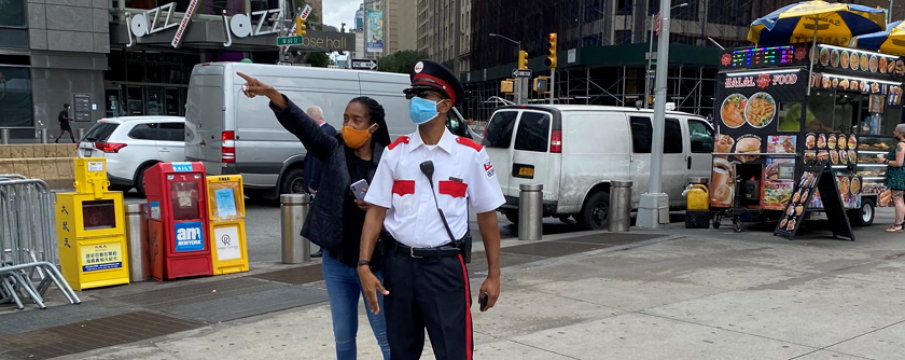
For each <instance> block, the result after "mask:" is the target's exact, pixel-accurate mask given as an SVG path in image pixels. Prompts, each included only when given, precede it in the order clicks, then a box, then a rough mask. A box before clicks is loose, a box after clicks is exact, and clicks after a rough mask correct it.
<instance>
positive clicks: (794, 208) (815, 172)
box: [773, 161, 855, 241]
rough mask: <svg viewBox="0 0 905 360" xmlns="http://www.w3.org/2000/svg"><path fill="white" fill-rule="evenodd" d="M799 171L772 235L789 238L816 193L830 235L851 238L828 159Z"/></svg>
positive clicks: (850, 229)
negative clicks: (831, 232) (822, 208)
mask: <svg viewBox="0 0 905 360" xmlns="http://www.w3.org/2000/svg"><path fill="white" fill-rule="evenodd" d="M802 170H803V172H802V174H801V178H799V179H798V181H797V182H796V183H795V189H794V190H793V193H792V198H791V199H790V201H789V202H788V204H787V205H786V208H785V210H784V211H783V213H782V218H781V220H780V221H779V223H778V224H776V229H775V230H773V234H774V235H782V236H786V237H788V238H789V240H792V239H793V238H794V237H795V234H796V233H797V232H798V229H799V228H800V227H801V223H802V222H803V221H804V217H805V215H806V214H807V212H808V208H809V207H810V204H811V199H812V198H813V197H814V196H815V195H816V194H818V193H819V194H820V198H821V199H822V201H823V206H824V212H826V216H827V219H829V226H830V229H831V230H832V231H833V236H844V237H847V238H849V239H851V241H855V235H854V233H853V232H852V227H851V224H849V222H848V216H847V215H846V212H845V208H844V207H843V206H842V197H841V196H840V195H839V189H838V188H837V187H836V181H834V180H835V179H836V176H835V174H834V172H833V168H832V167H831V166H830V164H829V163H828V162H826V161H823V162H820V163H819V164H818V165H816V166H810V165H806V166H803V167H802Z"/></svg>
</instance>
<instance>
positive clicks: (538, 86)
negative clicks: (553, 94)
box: [532, 76, 550, 94]
mask: <svg viewBox="0 0 905 360" xmlns="http://www.w3.org/2000/svg"><path fill="white" fill-rule="evenodd" d="M549 83H550V77H549V76H538V77H536V78H534V86H532V90H534V92H536V93H538V94H549V93H550V90H549V89H547V88H548V87H549Z"/></svg>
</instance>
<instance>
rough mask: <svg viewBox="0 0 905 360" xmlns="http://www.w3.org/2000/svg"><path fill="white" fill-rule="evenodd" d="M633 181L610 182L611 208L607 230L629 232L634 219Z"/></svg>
mask: <svg viewBox="0 0 905 360" xmlns="http://www.w3.org/2000/svg"><path fill="white" fill-rule="evenodd" d="M631 212H632V182H631V181H621V180H614V181H612V182H610V209H609V214H607V216H608V221H609V223H608V224H607V230H609V231H610V232H611V233H619V232H628V231H629V228H630V227H631V224H632V223H631V221H632V215H631Z"/></svg>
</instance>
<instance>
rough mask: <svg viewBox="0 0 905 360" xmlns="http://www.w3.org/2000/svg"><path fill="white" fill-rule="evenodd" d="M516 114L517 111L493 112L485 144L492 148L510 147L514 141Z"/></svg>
mask: <svg viewBox="0 0 905 360" xmlns="http://www.w3.org/2000/svg"><path fill="white" fill-rule="evenodd" d="M516 115H518V112H517V111H500V112H497V113H496V114H493V117H492V118H490V122H489V123H488V124H487V130H486V133H485V134H484V141H483V145H484V146H486V147H491V148H508V147H509V144H510V143H511V142H512V130H513V128H515V117H516Z"/></svg>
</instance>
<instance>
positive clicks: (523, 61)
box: [518, 50, 528, 70]
mask: <svg viewBox="0 0 905 360" xmlns="http://www.w3.org/2000/svg"><path fill="white" fill-rule="evenodd" d="M518 68H519V70H525V69H527V68H528V52H527V51H525V50H519V52H518Z"/></svg>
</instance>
